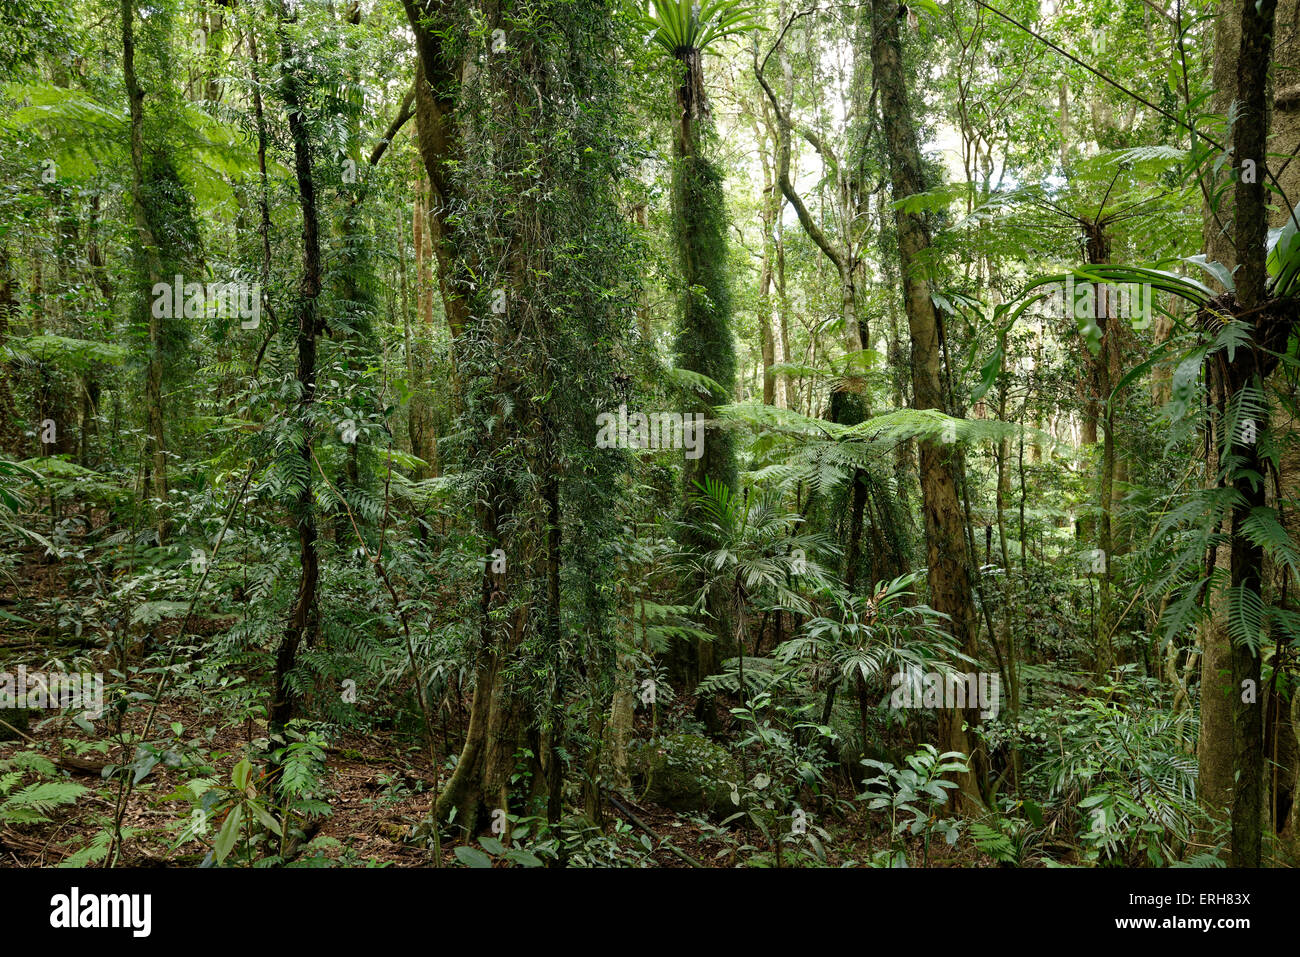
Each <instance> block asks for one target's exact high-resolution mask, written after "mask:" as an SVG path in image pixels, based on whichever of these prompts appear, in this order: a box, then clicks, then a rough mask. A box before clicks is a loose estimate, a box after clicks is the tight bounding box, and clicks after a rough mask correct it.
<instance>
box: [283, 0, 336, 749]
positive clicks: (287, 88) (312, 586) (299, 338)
mask: <svg viewBox="0 0 1300 957" xmlns="http://www.w3.org/2000/svg"><path fill="white" fill-rule="evenodd" d="M280 20H281V22H280V23H279V25H278V32H279V40H280V57H281V64H280V69H281V83H280V94H281V96H282V98H283V100H284V107H285V111H286V112H287V113H288V115H289V136H290V139H291V140H292V141H293V160H294V177H295V179H296V181H297V185H298V206H299V210H300V212H301V215H302V270H301V273H300V274H299V279H298V293H297V298H296V301H295V304H294V318H295V322H294V323H293V327H294V328H295V329H296V337H295V339H296V343H297V348H298V361H297V379H298V409H297V416H296V418H297V422H296V429H295V431H296V440H297V442H296V444H297V445H298V454H299V456H300V458H301V467H300V469H297V470H294V471H293V474H294V476H295V484H296V486H297V496H296V499H295V501H294V504H293V508H292V515H293V520H294V523H295V525H296V526H297V529H298V562H299V568H300V570H299V577H298V592H297V595H296V596H295V597H294V600H293V605H292V606H291V607H290V611H289V622H288V624H287V625H286V627H285V630H284V635H283V636H282V637H281V639H280V645H279V648H278V649H277V651H276V656H275V685H274V688H273V689H272V695H273V697H272V699H271V708H270V725H271V728H272V730H273V731H276V730H281V729H283V727H284V725H285V724H287V723H288V721H289V719H290V718H292V717H293V716H294V710H295V704H296V701H295V698H296V696H295V695H294V692H293V688H292V685H291V682H290V678H289V673H290V672H291V671H292V670H293V667H294V665H295V663H296V661H297V654H298V649H299V647H300V646H301V645H302V644H303V643H306V644H307V645H308V646H310V645H311V643H312V641H313V639H314V637H315V634H316V632H317V631H318V630H319V627H320V621H319V614H320V612H319V609H318V607H317V590H318V588H319V585H320V553H319V551H318V550H317V546H316V537H317V533H316V512H315V505H314V503H313V500H312V476H313V474H314V472H315V465H314V461H313V460H314V453H313V451H312V444H313V436H312V431H313V419H312V407H313V405H314V403H315V399H316V344H317V341H318V340H319V338H320V334H321V332H322V330H323V328H324V323H323V321H322V319H321V317H320V314H319V312H318V310H317V303H316V300H317V299H318V298H319V296H320V292H321V248H320V216H319V213H318V211H317V202H316V180H315V178H314V176H313V172H312V146H311V130H310V125H309V123H308V120H307V114H306V110H305V106H304V102H305V99H306V97H305V92H304V83H303V79H302V75H301V73H300V72H299V71H300V70H301V63H300V61H299V60H298V59H296V58H295V56H294V50H293V46H292V44H291V42H290V39H289V35H288V31H287V28H286V22H287V21H288V20H289V15H288V14H287V12H286V11H285V10H284V8H283V6H281V9H280Z"/></svg>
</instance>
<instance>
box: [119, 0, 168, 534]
mask: <svg viewBox="0 0 1300 957" xmlns="http://www.w3.org/2000/svg"><path fill="white" fill-rule="evenodd" d="M121 13H122V76H123V78H124V80H125V84H126V98H127V106H128V109H129V112H130V119H131V209H132V215H133V217H134V220H135V231H136V237H137V239H138V241H139V243H140V247H139V254H140V256H141V257H142V259H143V268H142V270H141V274H140V277H139V280H138V281H139V285H140V288H139V290H138V291H137V294H136V311H137V314H138V315H139V316H140V318H141V323H142V325H144V326H145V327H146V328H147V329H148V330H149V357H148V363H147V365H146V367H145V390H144V405H145V420H146V433H147V435H148V436H149V446H150V451H151V453H152V462H151V466H152V468H151V475H152V480H153V497H154V499H155V500H156V501H157V502H158V507H159V512H158V538H159V541H160V542H161V541H162V540H164V539H166V537H167V531H168V525H169V522H168V520H167V514H166V508H167V494H168V488H167V437H166V434H165V431H164V424H163V422H164V420H163V398H162V380H163V354H162V349H163V344H162V340H163V332H162V319H161V318H160V317H159V316H156V315H155V314H154V313H155V310H154V309H152V308H151V306H150V302H151V299H152V295H153V289H154V286H155V284H157V283H159V282H162V281H163V265H162V259H161V257H160V256H159V253H158V241H157V239H156V237H155V236H154V232H153V226H152V225H151V223H150V216H149V207H148V200H147V199H146V196H145V169H144V91H143V90H141V89H140V83H139V80H138V79H137V78H136V70H135V0H122V4H121Z"/></svg>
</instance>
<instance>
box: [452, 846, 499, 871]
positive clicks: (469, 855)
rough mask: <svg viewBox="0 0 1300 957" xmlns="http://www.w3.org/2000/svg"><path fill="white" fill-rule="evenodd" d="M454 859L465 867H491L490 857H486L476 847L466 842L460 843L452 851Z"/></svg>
mask: <svg viewBox="0 0 1300 957" xmlns="http://www.w3.org/2000/svg"><path fill="white" fill-rule="evenodd" d="M452 853H454V854H455V855H456V859H457V860H458V861H460V862H461V863H462V864H464V865H465V866H466V867H491V866H492V858H490V857H488V856H487V855H486V854H484V853H483V852H482V851H480V850H479V849H478V848H477V847H470V846H469V845H468V844H462V845H461V846H459V847H457V848H456V849H455V851H453V852H452Z"/></svg>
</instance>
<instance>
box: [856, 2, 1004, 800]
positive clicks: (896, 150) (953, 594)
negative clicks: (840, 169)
mask: <svg viewBox="0 0 1300 957" xmlns="http://www.w3.org/2000/svg"><path fill="white" fill-rule="evenodd" d="M871 11H872V50H871V61H872V68H873V71H874V76H875V84H876V88H877V90H879V92H880V113H881V121H882V123H881V125H882V133H883V135H884V137H885V148H886V152H888V154H889V167H890V175H891V180H892V184H893V192H894V202H895V212H894V222H895V226H896V228H897V230H898V255H899V263H900V265H901V267H902V275H903V305H904V307H905V309H906V312H907V325H908V330H909V332H910V333H911V339H912V404H913V406H914V407H915V408H918V409H938V410H940V411H944V410H945V409H946V406H947V402H946V400H945V398H944V390H943V379H942V376H941V369H942V363H943V355H942V351H941V348H942V343H941V341H940V325H939V316H938V314H937V312H936V310H935V305H934V301H933V300H932V299H931V297H930V282H929V279H928V278H927V276H926V272H925V262H924V260H925V256H926V252H927V250H928V249H929V248H930V237H929V234H928V232H927V230H926V226H925V223H924V221H923V220H922V219H921V215H920V214H919V213H916V212H906V211H905V210H904V209H903V208H902V207H901V205H900V204H901V203H902V201H903V200H905V199H907V198H908V197H910V196H915V195H917V194H919V193H921V192H923V191H924V189H925V185H924V182H923V180H922V176H921V150H920V146H919V141H918V137H917V129H916V121H915V119H914V118H913V115H912V107H911V104H910V103H909V101H908V91H907V76H906V74H905V73H904V67H903V51H902V45H901V43H900V42H899V36H898V24H899V21H900V19H901V16H902V13H903V8H901V7H900V6H899V5H898V3H897V2H895V0H872V5H871ZM919 445H920V452H921V456H920V470H921V497H922V502H923V505H922V511H923V512H924V514H925V543H926V559H927V565H928V582H929V588H930V603H931V604H932V605H933V606H934V608H935V609H936V610H937V611H940V612H942V613H943V614H945V615H947V616H948V625H949V627H950V629H951V631H952V636H953V638H955V639H956V641H957V643H958V645H959V646H960V648H961V649H962V651H964V652H965V653H966V654H968V655H970V656H971V657H972V658H975V657H978V654H977V653H978V650H979V649H978V634H979V630H978V621H977V618H976V612H975V602H974V598H973V595H972V588H971V577H970V569H969V567H968V564H969V561H968V557H967V551H966V542H965V533H964V529H963V522H964V521H965V519H964V514H963V512H962V508H961V500H960V498H959V496H958V490H957V489H958V484H957V482H958V470H959V469H960V460H959V459H958V457H957V450H956V447H955V446H954V445H952V444H946V443H943V442H939V441H936V440H935V439H934V438H928V439H923V440H922V441H921V442H920V443H919ZM978 721H979V711H978V709H967V710H965V711H962V710H958V709H951V710H946V711H944V712H942V714H941V716H940V722H939V728H940V735H941V737H942V746H943V749H944V750H947V751H961V752H963V753H965V754H968V755H969V756H970V759H971V761H970V767H971V772H970V773H969V774H966V775H963V776H962V780H961V782H960V783H961V790H962V793H963V794H964V795H965V797H966V799H967V801H969V802H975V803H978V802H981V801H982V798H981V795H980V791H981V787H982V782H983V780H984V778H985V776H986V769H987V759H986V757H985V756H984V755H983V754H982V753H980V752H978V751H977V750H976V749H975V748H974V747H973V745H972V740H971V737H970V736H969V735H968V734H967V732H966V729H965V727H964V726H963V724H964V723H968V724H969V725H970V726H971V727H974V726H975V725H976V724H977V723H978Z"/></svg>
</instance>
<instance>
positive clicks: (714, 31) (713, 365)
mask: <svg viewBox="0 0 1300 957" xmlns="http://www.w3.org/2000/svg"><path fill="white" fill-rule="evenodd" d="M642 22H643V24H644V25H645V26H646V27H647V28H648V29H649V30H650V31H652V33H651V35H652V37H653V39H654V42H655V43H656V44H658V46H659V47H660V48H661V49H662V50H663V51H664V52H665V53H667V54H668V55H669V56H671V57H672V59H673V61H674V62H675V63H676V64H677V67H678V69H679V70H680V71H681V73H680V80H679V81H678V84H677V105H676V111H675V114H676V115H675V116H674V120H673V160H674V162H673V188H672V208H673V230H674V234H675V236H674V238H675V239H676V246H677V260H678V269H679V270H680V282H681V293H680V297H679V302H680V306H679V310H680V311H679V315H678V325H677V332H676V336H675V337H674V341H673V346H674V351H675V353H676V358H677V364H678V366H679V367H680V368H682V369H685V370H687V371H689V372H695V373H699V374H701V375H704V376H707V377H708V378H709V379H712V380H713V382H715V383H716V384H717V385H718V386H719V387H721V390H722V393H723V394H721V395H716V396H714V399H715V400H717V401H729V400H730V399H731V398H732V396H733V393H734V392H735V387H736V347H735V342H734V340H733V339H732V330H731V313H732V297H731V278H730V274H729V270H728V268H727V245H728V244H727V204H726V196H725V194H724V192H723V178H724V176H723V171H722V169H721V168H720V167H718V166H717V165H716V164H714V163H713V162H712V161H711V160H710V159H709V158H708V157H707V156H706V155H705V142H706V140H707V138H708V134H709V133H710V131H711V130H712V122H711V116H710V112H709V99H708V95H707V93H706V92H705V89H704V53H705V51H706V50H707V49H708V48H709V46H710V45H712V44H713V43H715V42H717V41H718V40H721V39H723V38H725V37H727V36H730V35H732V34H735V33H739V32H741V31H743V30H745V29H748V28H749V27H750V26H751V19H750V10H749V8H748V7H745V6H743V5H741V4H739V3H735V2H727V0H706V2H704V3H695V2H692V0H677V2H676V3H673V2H665V3H660V4H652V5H651V7H650V12H649V13H647V14H643V17H642ZM692 411H701V412H705V413H707V412H708V411H709V403H707V402H705V403H701V404H700V406H699V408H698V409H696V410H692ZM702 443H703V451H702V454H701V455H700V456H699V458H697V459H687V460H686V465H685V468H684V469H683V470H682V497H683V505H684V512H685V515H686V517H687V524H686V527H687V529H688V533H687V534H688V536H689V535H690V531H689V530H690V529H692V528H693V525H692V524H691V514H692V511H693V506H692V502H693V500H694V499H695V497H696V496H697V495H699V494H700V489H701V488H702V487H705V486H707V485H709V484H715V485H721V486H726V487H727V488H729V489H732V490H733V491H734V490H735V488H736V476H737V472H736V450H735V444H734V442H733V440H732V437H731V435H730V434H729V433H728V432H727V431H725V430H722V429H708V430H706V433H705V435H704V436H703V437H702ZM687 544H688V545H696V546H702V545H703V543H702V542H698V541H694V542H693V541H689V540H688V542H687ZM709 606H710V612H711V613H712V614H714V616H715V617H716V618H717V619H718V621H717V628H716V631H715V633H716V635H717V638H718V642H719V643H720V644H721V645H722V647H723V648H724V649H725V648H727V647H728V643H729V642H730V639H731V629H730V628H729V627H728V626H727V624H726V621H725V612H723V611H722V603H721V602H715V601H710V602H709ZM714 657H715V652H714V643H712V642H707V641H701V642H698V643H697V644H696V647H695V649H694V658H695V662H694V665H695V667H694V671H695V675H696V676H697V677H704V676H705V675H708V674H711V673H712V671H713V665H714ZM688 667H689V666H688ZM710 713H711V712H710Z"/></svg>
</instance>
